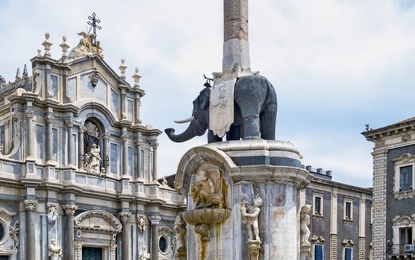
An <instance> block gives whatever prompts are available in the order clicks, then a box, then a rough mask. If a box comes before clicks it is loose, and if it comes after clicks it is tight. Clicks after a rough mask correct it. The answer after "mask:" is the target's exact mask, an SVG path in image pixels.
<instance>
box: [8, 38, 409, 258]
mask: <svg viewBox="0 0 415 260" xmlns="http://www.w3.org/2000/svg"><path fill="white" fill-rule="evenodd" d="M79 35H80V36H81V39H80V42H79V44H78V46H76V47H75V48H73V49H72V50H69V46H68V45H67V43H66V38H65V37H63V42H62V43H61V44H60V45H59V46H60V47H61V50H62V51H61V53H62V55H61V57H59V58H58V59H54V58H52V55H51V53H50V47H51V45H52V43H51V42H50V41H49V35H48V34H46V35H45V40H44V42H43V43H42V45H43V46H44V50H43V51H40V50H39V51H38V53H37V55H36V56H35V57H33V58H32V59H31V65H32V68H31V74H32V75H31V76H30V75H29V71H28V69H27V68H26V67H25V68H24V70H23V73H22V74H20V72H18V73H17V75H16V80H15V81H14V82H9V83H6V81H5V80H4V79H3V78H1V77H0V151H1V152H0V171H1V173H2V174H1V175H0V179H1V181H2V183H3V184H2V185H1V186H0V195H1V196H0V260H2V259H9V260H14V259H78V260H80V259H84V260H87V259H107V260H115V259H133V260H138V259H140V260H144V259H152V260H156V259H175V258H176V259H182V258H180V257H181V256H179V255H178V253H177V252H178V250H177V249H178V248H181V249H183V247H185V246H186V245H185V243H183V241H181V240H182V239H179V240H180V241H178V240H177V238H178V236H179V237H181V238H183V236H184V234H185V232H186V231H185V225H184V223H183V222H181V221H179V220H180V219H179V220H176V217H177V216H178V215H179V213H180V212H181V211H182V210H184V208H185V207H186V204H185V203H186V201H189V200H191V199H192V198H191V196H190V195H189V194H182V195H180V194H179V193H178V192H177V191H176V190H175V189H174V184H173V183H174V181H173V180H174V176H171V177H168V178H164V179H163V180H162V181H158V180H157V175H158V173H157V163H158V161H159V162H162V160H163V158H158V157H157V147H158V141H157V138H158V136H159V135H160V134H161V131H160V130H158V129H154V128H153V127H151V125H144V124H143V122H142V121H141V118H140V105H141V98H142V97H143V96H144V94H145V92H144V90H143V89H142V88H141V86H140V77H141V76H140V75H139V74H138V69H136V71H135V74H134V75H133V76H132V77H133V79H134V85H130V84H129V83H128V82H127V81H126V76H125V70H126V66H125V65H124V61H123V60H122V61H121V65H120V66H119V73H117V72H115V71H114V70H113V69H112V68H111V67H110V66H109V65H108V64H107V63H106V62H105V61H104V56H103V53H102V49H101V47H100V43H99V42H96V39H95V36H94V35H90V34H85V33H80V34H79ZM405 158H406V157H405ZM402 160H403V159H402ZM305 168H306V170H307V171H309V172H310V173H311V174H312V176H313V179H312V180H311V182H310V184H309V185H308V186H307V187H306V188H304V189H303V190H302V192H301V197H300V203H301V204H302V205H310V206H311V212H310V217H311V218H310V223H309V229H310V231H311V235H310V244H311V255H310V257H309V259H316V260H320V259H362V260H363V259H379V258H372V257H371V248H372V245H371V242H372V228H371V227H372V214H371V205H372V190H371V189H367V188H360V187H355V186H351V185H346V184H342V183H336V182H333V181H332V179H331V172H330V171H327V172H325V173H323V171H322V169H317V170H314V169H312V168H311V167H310V166H307V167H305ZM402 221H403V220H402ZM375 223H376V222H375Z"/></svg>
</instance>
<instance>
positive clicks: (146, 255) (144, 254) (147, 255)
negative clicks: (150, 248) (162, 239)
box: [138, 246, 150, 260]
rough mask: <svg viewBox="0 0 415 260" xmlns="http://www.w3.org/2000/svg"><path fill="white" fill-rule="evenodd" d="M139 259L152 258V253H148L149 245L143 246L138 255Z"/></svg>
mask: <svg viewBox="0 0 415 260" xmlns="http://www.w3.org/2000/svg"><path fill="white" fill-rule="evenodd" d="M138 259H139V260H147V259H150V253H147V247H146V246H143V247H142V248H141V249H140V253H139V255H138Z"/></svg>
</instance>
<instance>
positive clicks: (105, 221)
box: [74, 210, 122, 233]
mask: <svg viewBox="0 0 415 260" xmlns="http://www.w3.org/2000/svg"><path fill="white" fill-rule="evenodd" d="M74 222H75V228H76V229H83V230H95V231H102V232H116V233H119V232H121V229H122V225H121V222H120V221H119V220H118V219H117V218H116V217H115V216H114V215H112V214H110V213H107V212H105V211H103V210H90V211H86V212H83V213H81V214H79V215H77V216H76V217H75V218H74Z"/></svg>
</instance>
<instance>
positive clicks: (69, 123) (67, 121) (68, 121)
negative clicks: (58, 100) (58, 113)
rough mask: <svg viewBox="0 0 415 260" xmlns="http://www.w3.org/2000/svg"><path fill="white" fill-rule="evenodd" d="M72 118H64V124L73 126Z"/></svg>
mask: <svg viewBox="0 0 415 260" xmlns="http://www.w3.org/2000/svg"><path fill="white" fill-rule="evenodd" d="M73 123H74V122H73V120H72V119H70V120H65V124H66V126H67V127H73Z"/></svg>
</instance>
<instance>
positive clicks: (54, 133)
mask: <svg viewBox="0 0 415 260" xmlns="http://www.w3.org/2000/svg"><path fill="white" fill-rule="evenodd" d="M52 160H54V161H55V162H57V161H58V130H57V129H55V128H53V129H52Z"/></svg>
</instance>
